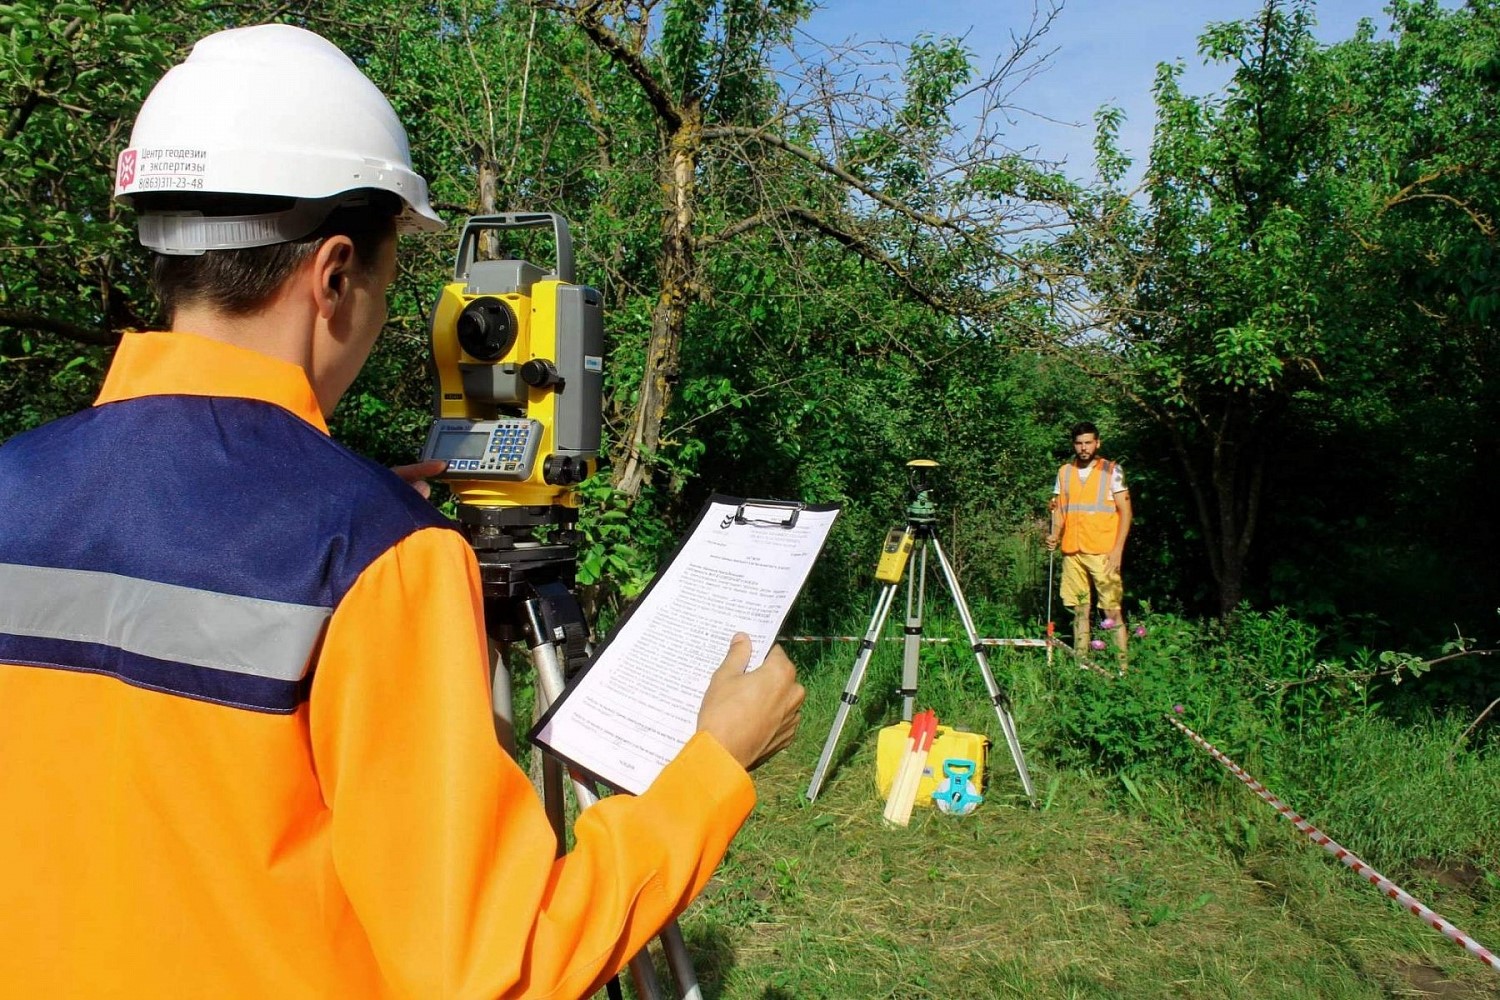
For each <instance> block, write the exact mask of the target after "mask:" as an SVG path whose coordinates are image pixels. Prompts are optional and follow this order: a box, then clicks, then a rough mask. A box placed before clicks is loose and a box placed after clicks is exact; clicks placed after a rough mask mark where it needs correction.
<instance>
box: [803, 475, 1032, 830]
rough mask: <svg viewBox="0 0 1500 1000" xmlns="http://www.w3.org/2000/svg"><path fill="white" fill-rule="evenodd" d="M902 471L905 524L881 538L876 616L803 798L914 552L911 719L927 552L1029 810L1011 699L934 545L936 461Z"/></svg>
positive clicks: (818, 782) (823, 765)
mask: <svg viewBox="0 0 1500 1000" xmlns="http://www.w3.org/2000/svg"><path fill="white" fill-rule="evenodd" d="M906 467H907V468H908V469H909V470H911V471H910V473H909V476H910V481H911V501H910V502H909V503H908V504H907V508H906V524H905V526H903V527H896V528H892V529H891V530H890V533H889V534H887V535H886V538H885V544H884V546H883V547H882V549H881V553H880V562H879V563H878V564H877V565H876V567H875V579H877V580H879V581H880V583H881V585H882V586H881V589H880V596H879V597H878V598H876V601H875V613H874V615H872V616H871V618H870V627H869V628H868V629H867V630H866V631H865V636H864V638H863V639H862V640H861V641H860V645H859V654H858V655H857V656H856V657H855V659H854V669H853V670H852V671H851V672H850V674H849V683H848V684H846V685H845V686H844V693H843V695H842V696H841V697H840V699H839V707H838V712H837V713H836V714H835V715H834V719H833V727H832V728H831V729H830V730H829V732H828V740H827V742H825V743H824V744H823V753H822V754H821V755H820V756H819V757H818V765H817V767H816V768H814V769H813V776H812V781H811V782H809V783H808V786H807V800H808V801H809V802H815V801H817V798H818V793H819V792H820V791H822V788H823V781H824V779H825V778H826V777H827V774H828V768H829V764H830V763H831V762H832V760H833V752H834V750H835V749H836V748H837V747H838V742H839V734H840V733H841V732H842V731H843V729H844V723H845V722H846V721H847V720H848V718H849V710H850V709H851V708H853V707H854V704H855V702H857V701H859V686H860V684H861V683H863V681H864V677H865V668H866V667H868V666H869V663H870V657H871V656H872V655H873V654H874V652H875V644H876V643H877V642H878V641H879V639H880V632H881V630H882V629H883V628H884V627H885V620H886V616H887V615H889V614H890V610H891V604H892V603H894V601H895V597H896V589H897V588H898V587H899V586H900V585H901V579H902V577H903V576H905V575H906V571H907V569H908V568H909V567H910V565H911V564H912V562H913V559H912V556H913V555H914V554H915V556H916V559H915V563H916V573H915V575H914V576H908V577H907V580H906V629H905V638H904V640H903V643H902V650H901V654H902V658H901V688H900V692H899V693H900V695H901V718H902V719H904V720H906V721H908V722H909V721H911V717H912V711H913V709H914V707H915V705H916V699H917V673H918V662H917V660H918V655H919V653H920V651H921V648H922V605H923V602H924V601H925V599H926V591H927V550H928V549H929V548H930V549H931V550H932V552H933V553H934V554H935V555H936V556H937V561H938V566H939V567H940V568H941V570H942V573H943V579H944V581H945V582H946V583H947V585H948V593H949V595H950V596H951V597H952V598H953V603H954V606H955V607H956V608H957V610H958V616H959V619H960V620H961V621H962V622H963V626H964V632H965V634H967V635H968V637H969V646H970V647H971V648H972V649H973V651H974V659H975V661H976V662H977V663H978V665H979V673H980V676H981V677H983V678H984V686H985V689H986V690H987V691H988V692H989V696H990V703H991V704H992V705H994V707H995V715H996V716H997V717H998V718H999V720H1000V729H1001V731H1002V732H1004V733H1005V742H1006V744H1007V745H1008V746H1009V747H1010V756H1011V760H1013V761H1014V762H1015V765H1016V773H1017V774H1018V775H1019V776H1020V778H1021V787H1022V788H1024V789H1025V790H1026V797H1027V798H1028V799H1029V800H1030V801H1031V804H1032V806H1035V805H1036V789H1035V788H1033V787H1032V784H1031V773H1030V772H1029V771H1028V770H1027V769H1026V757H1025V755H1024V754H1023V753H1022V752H1021V741H1020V739H1018V738H1017V736H1016V724H1015V721H1014V720H1013V719H1012V718H1011V715H1010V698H1009V696H1008V695H1006V693H1005V691H1004V689H1002V688H1001V687H1000V685H999V684H998V683H997V682H996V681H995V675H994V673H993V672H992V671H991V670H990V664H989V659H988V658H987V657H986V656H985V652H984V643H982V642H981V641H980V639H979V633H978V631H977V630H976V629H975V628H974V618H973V616H972V615H971V614H970V613H969V605H968V602H967V601H965V600H964V595H963V591H962V590H961V589H960V588H959V585H958V577H957V575H955V574H954V572H953V566H952V565H951V564H950V563H949V562H948V557H947V556H946V555H945V554H944V553H943V546H942V545H941V544H940V543H939V542H938V537H937V529H936V527H935V525H936V523H937V505H936V504H935V503H934V502H933V500H932V491H931V488H930V487H929V486H928V483H927V476H928V474H929V473H930V472H931V470H933V469H936V468H937V467H938V463H936V462H934V461H932V460H930V459H925V458H918V459H913V460H912V461H910V462H907V463H906Z"/></svg>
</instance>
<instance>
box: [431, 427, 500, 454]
mask: <svg viewBox="0 0 1500 1000" xmlns="http://www.w3.org/2000/svg"><path fill="white" fill-rule="evenodd" d="M489 439H490V436H489V435H488V434H485V433H482V432H481V433H479V434H475V433H472V432H470V431H443V432H442V433H440V434H439V435H438V439H437V445H436V446H435V447H434V448H433V450H432V454H433V457H434V458H446V459H459V458H483V457H484V447H485V444H486V443H487V442H488V441H489Z"/></svg>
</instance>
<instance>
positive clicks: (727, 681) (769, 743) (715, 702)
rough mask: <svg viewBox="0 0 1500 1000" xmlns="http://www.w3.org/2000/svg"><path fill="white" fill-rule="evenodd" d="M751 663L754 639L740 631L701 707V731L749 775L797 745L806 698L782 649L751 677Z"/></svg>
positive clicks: (773, 649) (774, 648)
mask: <svg viewBox="0 0 1500 1000" xmlns="http://www.w3.org/2000/svg"><path fill="white" fill-rule="evenodd" d="M749 665H750V637H749V636H748V635H746V634H745V633H743V632H737V633H735V636H734V638H732V639H730V640H729V654H728V655H727V656H725V657H724V662H723V663H721V664H719V668H718V669H717V670H716V671H714V675H713V677H711V678H710V679H709V682H708V689H707V690H705V691H704V692H703V703H702V705H700V706H699V708H698V731H699V732H705V733H708V734H709V735H710V736H712V737H714V739H716V740H718V741H719V743H720V745H721V746H723V747H724V749H725V750H728V751H729V753H730V755H731V756H732V757H734V759H735V760H737V761H739V762H740V765H741V766H742V767H744V768H745V770H747V771H750V770H754V769H755V768H757V767H759V766H760V765H761V764H763V763H765V762H766V761H767V760H769V759H771V758H772V757H774V756H775V755H776V754H777V753H779V752H780V751H782V750H784V749H786V747H787V745H788V744H789V743H791V742H792V737H793V736H794V735H796V732H797V724H798V722H800V721H801V718H802V699H803V698H804V697H806V694H807V693H806V692H805V691H804V690H803V689H802V685H801V684H799V683H797V668H796V667H794V666H793V665H792V661H791V660H789V659H787V655H786V653H785V652H783V651H782V649H781V647H780V646H779V645H778V646H772V647H771V651H770V652H769V653H767V654H766V659H765V662H763V663H762V664H761V665H760V666H759V667H758V668H757V669H755V670H751V671H749V672H748V673H747V672H746V669H745V668H746V667H748V666H749Z"/></svg>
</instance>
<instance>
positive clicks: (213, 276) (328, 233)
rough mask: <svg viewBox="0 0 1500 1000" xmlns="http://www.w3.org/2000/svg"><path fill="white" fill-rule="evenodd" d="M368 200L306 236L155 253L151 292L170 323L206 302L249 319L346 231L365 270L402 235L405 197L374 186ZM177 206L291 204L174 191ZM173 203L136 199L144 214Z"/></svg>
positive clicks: (210, 209)
mask: <svg viewBox="0 0 1500 1000" xmlns="http://www.w3.org/2000/svg"><path fill="white" fill-rule="evenodd" d="M368 194H369V199H368V202H367V203H366V204H362V205H358V206H352V207H341V208H336V209H334V210H333V212H332V213H330V214H329V216H328V218H327V219H325V220H323V223H322V225H320V226H318V228H317V229H315V230H313V231H312V232H311V233H309V234H308V235H306V236H304V237H302V238H301V239H297V240H292V241H291V242H288V243H273V244H271V245H270V246H263V247H246V248H243V249H239V250H208V251H205V252H204V253H201V254H196V255H176V254H162V253H153V254H152V255H151V258H152V259H151V290H152V291H153V292H154V293H155V294H156V299H157V301H158V302H160V303H161V308H162V312H163V313H165V315H166V318H167V320H168V321H169V322H170V321H171V319H172V317H173V316H174V315H176V313H177V310H178V309H180V308H181V307H182V306H184V305H186V304H188V303H191V302H196V303H203V304H205V305H209V306H212V307H213V308H215V309H217V310H219V311H220V312H223V313H226V314H228V315H230V316H247V315H249V314H250V313H253V312H255V311H256V310H257V309H259V308H261V307H262V306H263V305H265V303H266V302H267V301H268V300H269V299H270V298H271V296H272V295H274V294H275V292H276V289H278V288H280V287H281V285H282V283H283V282H285V281H286V280H287V279H288V278H289V277H291V276H292V274H293V272H295V271H296V270H297V268H298V267H300V266H301V265H302V263H303V262H304V261H305V260H307V259H308V258H309V257H311V256H312V255H313V254H315V253H317V252H318V248H319V247H320V246H322V245H323V241H324V240H327V239H328V238H330V237H333V236H347V237H349V239H350V240H352V241H353V242H354V256H355V260H356V261H357V262H358V263H359V265H360V266H361V267H368V266H370V265H372V264H373V263H374V262H375V259H376V256H377V255H378V253H379V251H380V247H381V245H382V244H383V243H384V242H385V240H386V239H388V238H390V237H392V236H394V235H395V232H396V216H397V215H398V214H399V213H400V210H401V200H400V199H399V198H397V197H396V196H395V195H393V194H391V193H390V192H387V191H370V192H368ZM167 197H169V198H170V199H171V202H170V208H171V209H172V210H177V211H184V210H189V211H198V212H202V213H203V214H204V215H254V214H260V213H270V212H279V211H283V210H285V209H287V208H290V207H291V204H292V202H291V200H290V199H288V198H265V197H260V196H250V195H201V196H198V197H197V198H193V199H190V200H189V199H187V198H185V197H184V196H182V195H169V196H167ZM166 208H168V206H167V205H164V204H160V203H154V202H153V201H152V200H150V199H149V197H148V196H145V195H138V196H137V197H136V210H137V211H151V210H153V209H155V210H157V211H161V210H164V209H166Z"/></svg>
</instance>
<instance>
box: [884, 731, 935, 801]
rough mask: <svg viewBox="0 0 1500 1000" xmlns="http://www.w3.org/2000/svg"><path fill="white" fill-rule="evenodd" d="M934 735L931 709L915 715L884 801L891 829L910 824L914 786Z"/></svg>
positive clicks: (914, 798) (920, 780) (914, 797)
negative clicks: (903, 754)
mask: <svg viewBox="0 0 1500 1000" xmlns="http://www.w3.org/2000/svg"><path fill="white" fill-rule="evenodd" d="M936 735H937V713H936V712H934V711H933V710H932V709H930V708H929V709H928V710H927V711H925V712H918V713H917V714H916V716H915V717H914V718H913V719H912V721H911V737H910V738H909V739H908V740H907V750H906V756H904V757H903V758H902V759H901V766H900V767H898V768H897V769H896V777H895V779H894V780H892V781H891V793H890V795H888V796H887V797H886V800H885V813H884V818H885V821H886V822H887V823H889V824H891V825H893V826H906V825H907V824H908V823H910V822H911V810H912V807H913V806H914V805H916V801H917V786H918V785H919V784H921V782H922V772H923V771H924V770H925V769H926V767H927V755H928V753H929V752H931V750H932V739H933V737H934V736H936Z"/></svg>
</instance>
